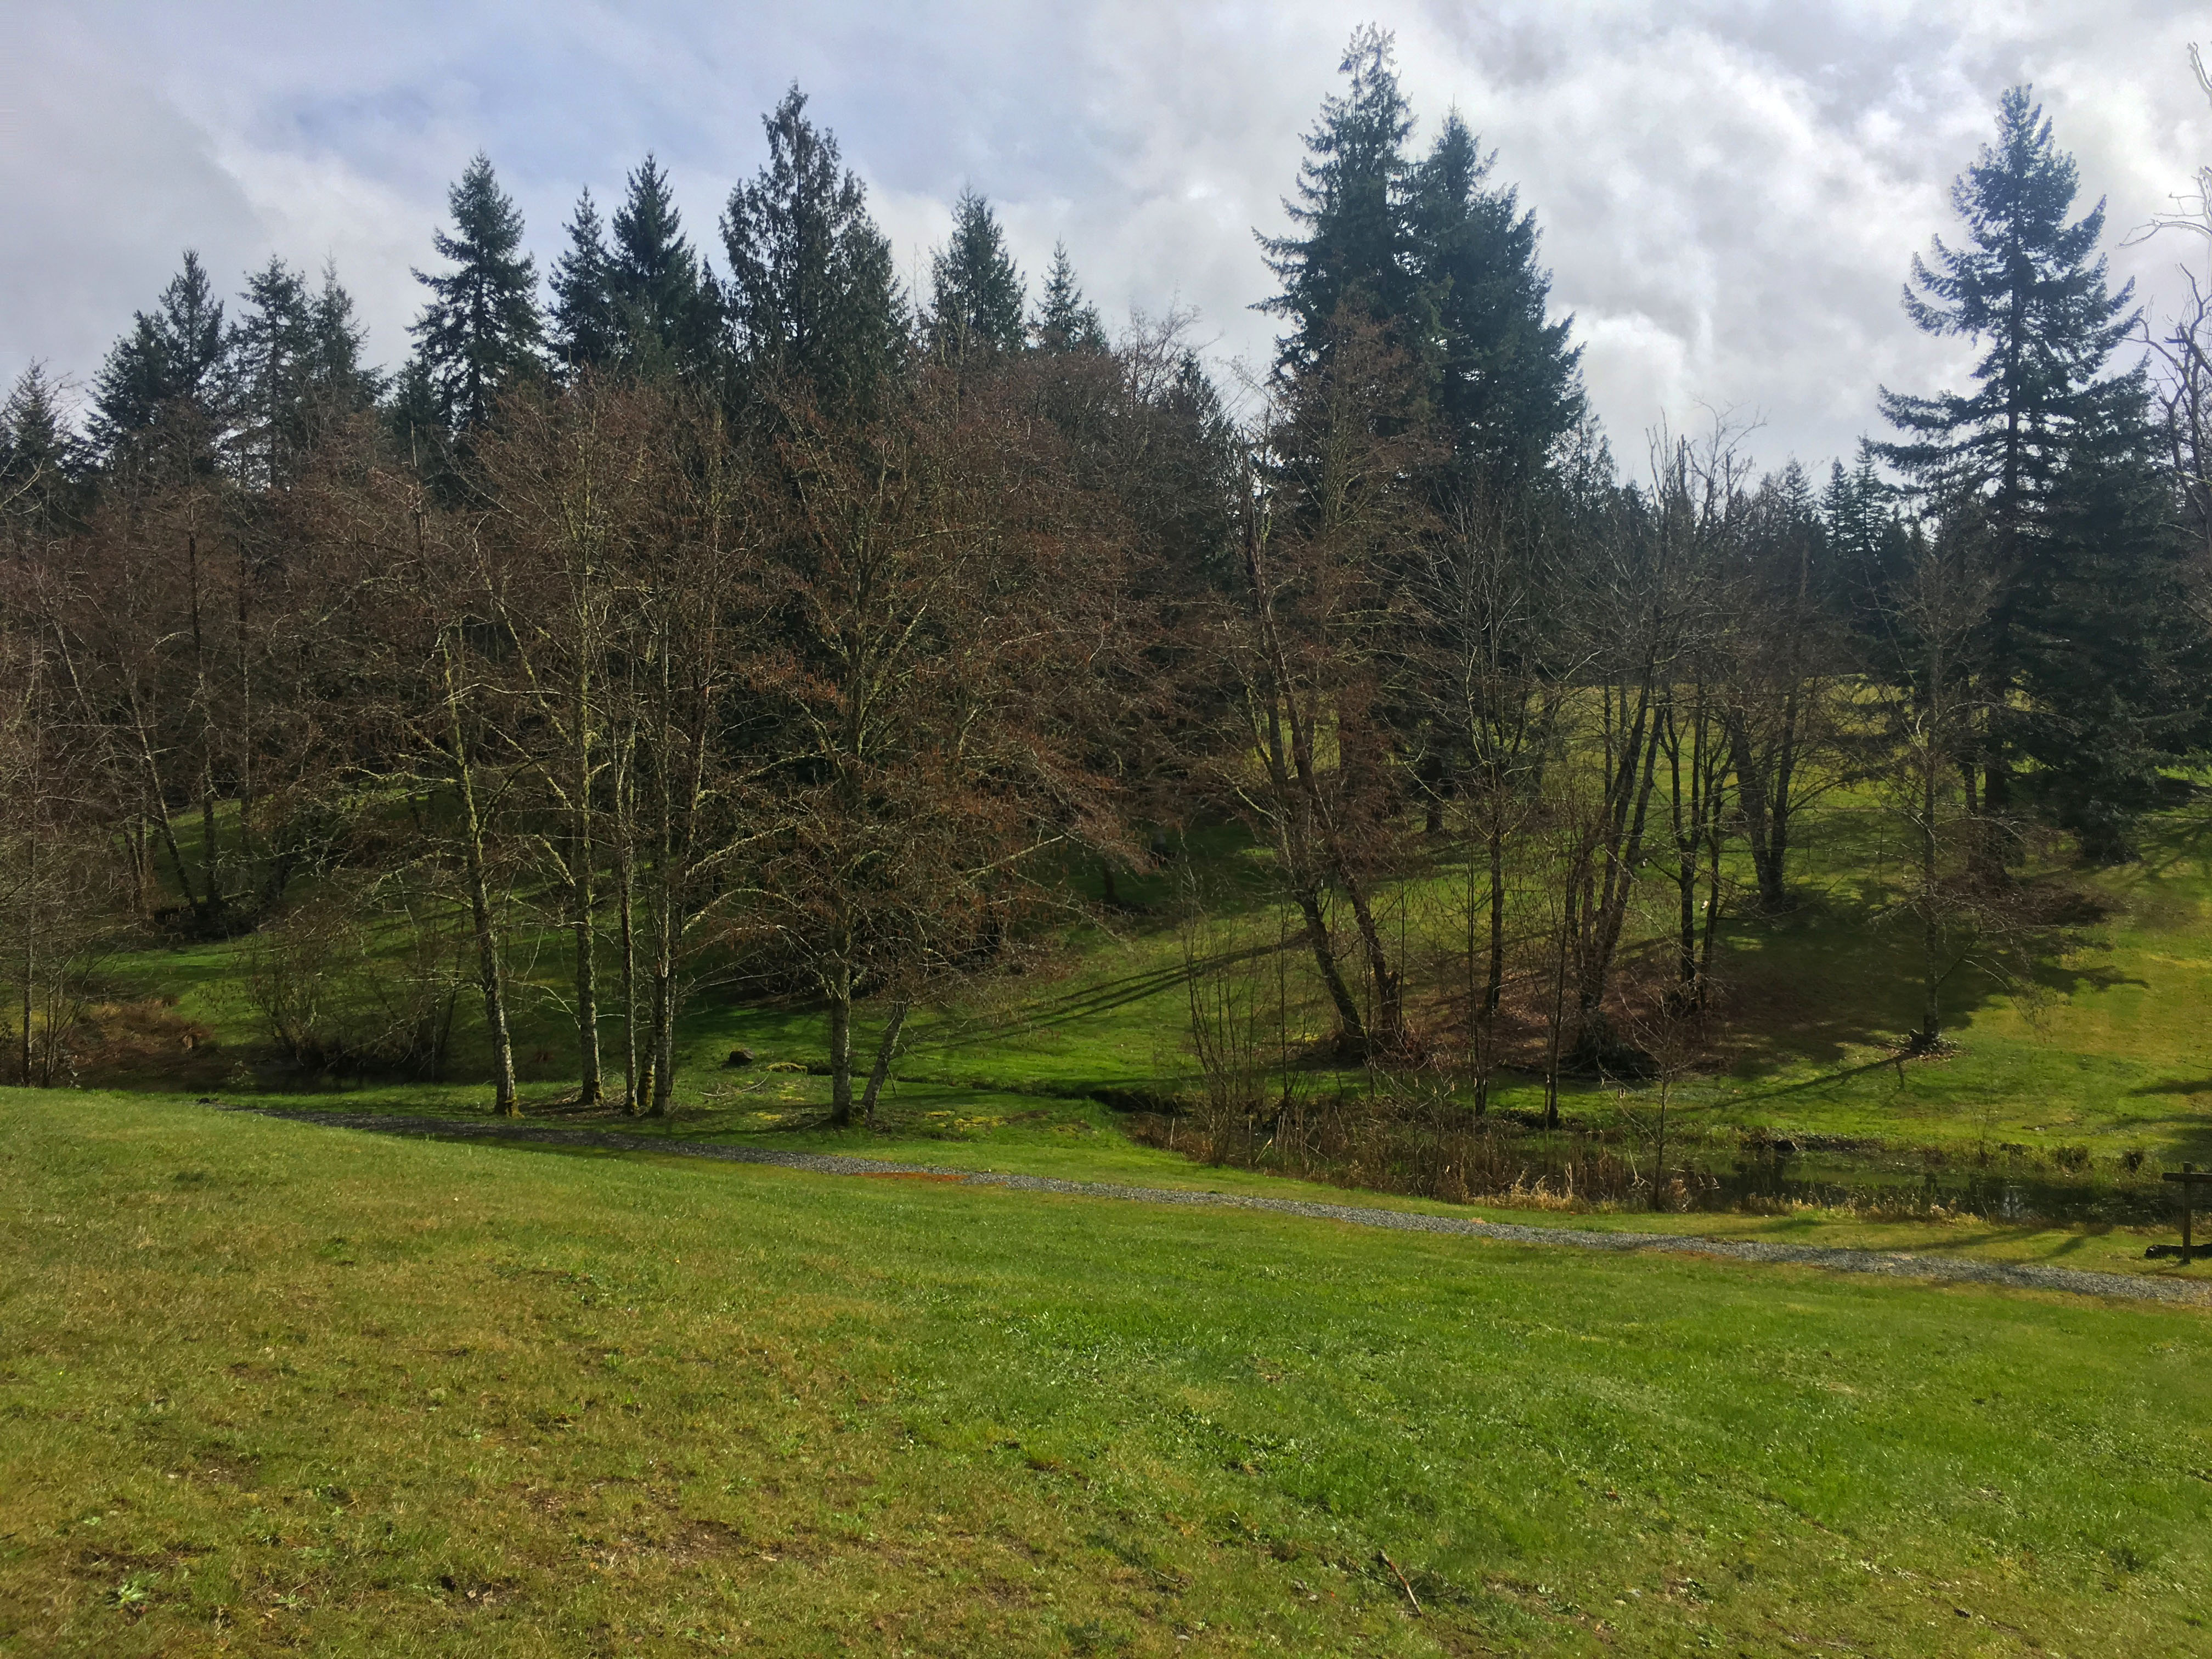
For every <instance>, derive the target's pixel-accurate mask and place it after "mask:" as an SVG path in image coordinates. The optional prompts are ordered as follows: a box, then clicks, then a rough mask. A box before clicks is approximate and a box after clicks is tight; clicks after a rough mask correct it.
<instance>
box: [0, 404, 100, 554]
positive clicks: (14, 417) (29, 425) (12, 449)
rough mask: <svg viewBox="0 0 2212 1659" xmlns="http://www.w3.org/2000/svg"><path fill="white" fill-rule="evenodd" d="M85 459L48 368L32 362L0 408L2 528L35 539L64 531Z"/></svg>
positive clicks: (0, 514) (0, 509)
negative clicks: (26, 534) (22, 532)
mask: <svg viewBox="0 0 2212 1659" xmlns="http://www.w3.org/2000/svg"><path fill="white" fill-rule="evenodd" d="M81 470H82V454H81V452H80V446H79V445H78V443H77V440H76V435H75V434H74V433H72V432H71V431H70V429H69V423H68V422H67V421H66V420H64V418H63V415H62V410H61V401H60V398H59V395H58V392H57V391H56V389H55V386H54V383H53V381H52V380H51V379H49V378H48V377H47V374H46V365H45V364H43V363H33V364H32V365H31V366H30V367H29V368H27V369H25V370H24V371H23V372H22V374H20V375H19V376H17V377H16V380H15V386H13V387H12V388H10V390H9V393H8V398H7V401H6V402H4V403H0V524H4V525H5V526H9V527H11V528H15V529H20V530H22V531H25V532H28V533H29V534H31V535H32V536H33V537H45V536H50V535H52V534H54V533H56V532H58V531H59V530H60V529H61V528H62V526H63V524H64V521H65V520H66V519H67V518H68V516H69V513H70V508H71V507H72V505H73V504H74V501H75V498H76V485H77V479H78V476H79V473H80V471H81Z"/></svg>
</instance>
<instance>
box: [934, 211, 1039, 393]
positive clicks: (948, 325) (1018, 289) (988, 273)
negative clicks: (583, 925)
mask: <svg viewBox="0 0 2212 1659" xmlns="http://www.w3.org/2000/svg"><path fill="white" fill-rule="evenodd" d="M930 278H931V289H932V292H931V301H930V308H929V344H930V349H932V350H933V351H935V352H936V353H937V354H938V355H939V356H942V357H944V358H945V359H947V360H948V361H951V362H958V361H960V360H961V359H963V358H965V357H968V356H970V355H972V354H975V353H977V352H982V353H990V352H1001V351H1016V350H1018V349H1020V348H1021V343H1022V333H1023V326H1022V311H1023V307H1024V305H1025V304H1026V303H1027V296H1026V294H1025V293H1024V288H1023V284H1022V273H1021V272H1020V271H1019V270H1018V269H1016V268H1015V265H1014V261H1013V258H1012V256H1011V255H1010V254H1008V253H1007V252H1006V235H1005V234H1004V233H1003V232H1002V231H1001V230H1000V227H999V217H998V216H997V215H996V214H994V213H993V212H992V211H991V204H990V203H988V202H987V201H986V200H984V198H983V197H981V196H978V195H977V194H976V193H975V191H972V190H963V191H961V192H960V199H959V200H958V201H957V202H956V203H954V204H953V207H952V236H951V240H950V241H948V242H947V243H946V244H945V246H943V247H942V248H940V249H939V250H938V252H936V253H935V254H934V255H933V256H932V258H931V259H930Z"/></svg>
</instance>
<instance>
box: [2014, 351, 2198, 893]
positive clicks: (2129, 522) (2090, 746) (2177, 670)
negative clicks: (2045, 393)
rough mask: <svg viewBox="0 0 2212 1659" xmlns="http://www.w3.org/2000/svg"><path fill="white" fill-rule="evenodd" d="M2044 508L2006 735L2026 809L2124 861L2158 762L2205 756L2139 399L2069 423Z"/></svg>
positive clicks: (2117, 401) (2180, 573)
mask: <svg viewBox="0 0 2212 1659" xmlns="http://www.w3.org/2000/svg"><path fill="white" fill-rule="evenodd" d="M2041 505H2042V523H2041V525H2040V526H2039V527H2040V530H2041V532H2042V534H2041V537H2040V539H2039V545H2038V548H2037V554H2036V567H2035V569H2034V571H2033V580H2029V581H2026V582H2023V583H2021V585H2020V587H2019V590H2018V591H2017V592H2015V594H2014V595H2013V602H2012V607H2011V617H2010V621H2011V623H2012V628H2013V633H2012V636H2011V638H2010V639H2009V641H2008V645H2009V647H2010V648H2011V650H2012V652H2013V653H2015V656H2016V658H2017V661H2018V664H2019V678H2018V681H2017V687H2018V696H2016V697H2015V712H2014V714H2013V717H2012V719H2010V720H2008V722H2007V726H2006V728H2005V735H2006V736H2007V737H2008V738H2009V739H2010V740H2011V741H2012V742H2013V743H2015V744H2017V748H2018V752H2019V753H2020V755H2021V757H2022V758H2024V759H2026V760H2027V762H2029V763H2030V765H2031V769H2030V770H2029V772H2028V774H2027V780H2026V781H2027V785H2028V787H2029V788H2030V790H2031V791H2032V793H2033V796H2034V799H2035V801H2036V804H2037V805H2039V807H2040V808H2041V809H2042V811H2044V813H2045V816H2047V817H2049V818H2050V819H2051V821H2052V822H2054V823H2057V825H2058V826H2059V827H2060V828H2062V829H2066V830H2068V831H2069V832H2071V833H2072V834H2073V836H2075V841H2076V842H2077V843H2078V844H2079V846H2080V848H2081V853H2082V855H2083V856H2084V857H2085V858H2087V859H2088V860H2091V861H2093V862H2095V863H2114V862H2118V861H2119V860H2124V859H2128V858H2132V857H2134V856H2135V851H2136V849H2135V845H2134V840H2133V829H2134V825H2135V823H2136V819H2138V818H2139V817H2141V816H2142V814H2143V813H2144V812H2146V811H2149V810H2150V809H2151V808H2152V807H2153V806H2154V805H2157V803H2158V799H2159V794H2160V780H2159V775H2160V769H2162V768H2164V767H2167V766H2172V765H2175V764H2177V763H2183V762H2185V761H2186V760H2187V759H2189V758H2190V757H2191V756H2192V755H2193V754H2201V753H2202V751H2203V748H2204V746H2205V743H2206V741H2207V738H2208V735H2212V728H2208V720H2207V715H2208V713H2212V705H2208V688H2212V660H2208V652H2207V648H2206V645H2205V642H2204V641H2203V638H2202V636H2201V635H2199V633H2198V632H2197V630H2196V629H2193V628H2191V627H2190V626H2188V625H2187V623H2186V620H2185V619H2186V617H2188V614H2189V605H2188V597H2189V596H2188V592H2187V590H2186V582H2185V564H2184V560H2183V557H2182V552H2181V545H2180V542H2179V538H2178V536H2177V535H2176V533H2175V526H2174V524H2173V521H2172V519H2173V515H2172V495H2171V494H2170V492H2169V489H2168V488H2167V473H2166V469H2165V467H2164V466H2163V465H2161V460H2160V455H2159V450H2158V446H2157V442H2156V435H2155V434H2154V430H2153V428H2152V422H2151V417H2150V412H2149V409H2148V398H2147V396H2144V395H2140V393H2139V395H2138V396H2137V397H2136V398H2132V399H2130V398H2113V399H2112V400H2110V406H2109V407H2108V408H2106V409H2101V410H2097V411H2096V412H2095V413H2094V414H2093V415H2092V416H2087V417H2085V418H2084V419H2083V420H2081V422H2078V423H2077V424H2076V426H2075V429H2074V432H2073V434H2072V439H2071V441H2070V443H2069V446H2068V452H2067V455H2066V459H2065V465H2064V466H2063V469H2062V470H2061V471H2060V472H2059V473H2058V475H2057V477H2056V479H2055V480H2053V482H2052V484H2051V489H2050V491H2049V493H2048V495H2047V496H2046V498H2045V501H2043V503H2042V504H2041Z"/></svg>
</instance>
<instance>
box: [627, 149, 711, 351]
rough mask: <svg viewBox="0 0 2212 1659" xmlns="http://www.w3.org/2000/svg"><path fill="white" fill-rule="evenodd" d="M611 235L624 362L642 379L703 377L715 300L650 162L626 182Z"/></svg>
mask: <svg viewBox="0 0 2212 1659" xmlns="http://www.w3.org/2000/svg"><path fill="white" fill-rule="evenodd" d="M613 228H614V246H613V248H612V249H611V254H610V257H609V259H608V264H607V285H608V291H609V293H610V294H611V296H612V298H613V302H614V303H613V310H614V315H615V320H616V323H617V327H618V329H619V331H620V333H621V336H622V340H623V356H624V358H625V360H626V361H627V362H629V363H630V365H631V366H632V367H633V368H638V369H640V370H641V371H644V372H647V373H656V372H662V371H670V372H676V373H690V372H696V371H699V370H702V369H703V368H705V367H706V366H707V364H708V362H709V361H710V360H711V358H712V356H713V354H714V341H715V337H716V333H717V331H718V330H719V328H720V321H721V318H720V304H719V299H720V296H719V295H718V294H717V293H716V292H715V289H714V281H713V278H712V277H711V276H709V275H708V272H707V270H706V268H705V265H704V263H703V262H702V260H701V259H700V258H699V256H698V254H697V253H696V252H693V250H692V247H691V244H690V241H689V240H687V239H686V238H685V236H684V216H683V215H682V214H681V213H679V212H678V210H677V207H676V199H675V197H674V196H673V194H672V193H671V191H670V190H669V187H668V175H667V173H665V172H664V171H663V170H662V169H661V167H660V164H659V162H658V161H655V160H654V159H653V157H652V156H651V155H647V157H646V158H645V160H644V161H642V162H641V163H640V164H639V166H638V167H637V170H636V171H635V172H634V173H631V174H630V175H629V187H628V191H627V193H626V194H625V196H624V197H623V204H622V205H621V206H620V207H619V208H617V209H616V210H615V216H614V220H613Z"/></svg>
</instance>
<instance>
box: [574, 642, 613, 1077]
mask: <svg viewBox="0 0 2212 1659" xmlns="http://www.w3.org/2000/svg"><path fill="white" fill-rule="evenodd" d="M576 703H577V708H576V732H577V735H576V738H575V746H576V755H575V763H576V766H575V776H574V778H572V779H571V780H570V781H569V787H571V788H572V789H573V790H574V813H575V823H574V832H573V834H572V836H571V837H570V847H569V860H570V862H569V872H570V874H571V876H572V877H573V880H572V881H571V883H570V887H571V893H570V901H569V902H570V908H571V926H572V927H574V929H575V934H576V1058H577V1077H576V1085H577V1087H576V1099H577V1101H578V1103H580V1104H581V1105H585V1106H596V1105H598V1104H599V1101H600V1098H601V1097H602V1094H603V1092H604V1085H603V1084H602V1083H601V1081H600V1078H599V963H598V961H597V956H598V952H597V951H595V950H594V948H593V947H594V945H596V944H597V942H598V941H597V940H596V939H595V938H594V937H593V931H592V897H593V895H592V864H593V860H594V858H595V857H596V854H595V852H594V850H593V848H592V793H591V792H592V747H591V731H590V727H589V726H588V725H587V724H586V721H587V720H588V717H589V714H590V705H589V702H588V701H587V700H586V691H585V689H584V687H583V685H582V684H581V683H580V684H579V688H578V690H577V694H576Z"/></svg>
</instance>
